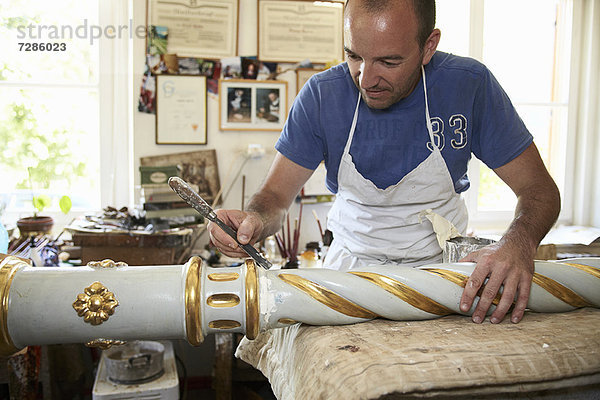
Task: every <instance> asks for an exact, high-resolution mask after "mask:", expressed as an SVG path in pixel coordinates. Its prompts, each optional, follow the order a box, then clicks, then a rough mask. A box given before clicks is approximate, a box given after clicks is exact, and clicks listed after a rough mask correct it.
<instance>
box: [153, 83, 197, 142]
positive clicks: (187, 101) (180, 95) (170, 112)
mask: <svg viewBox="0 0 600 400" xmlns="http://www.w3.org/2000/svg"><path fill="white" fill-rule="evenodd" d="M156 144H206V77H205V76H197V75H193V76H192V75H157V76H156Z"/></svg>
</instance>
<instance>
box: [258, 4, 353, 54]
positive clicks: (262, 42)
mask: <svg viewBox="0 0 600 400" xmlns="http://www.w3.org/2000/svg"><path fill="white" fill-rule="evenodd" d="M343 14H344V3H343V2H341V1H303V0H301V1H291V0H258V59H259V60H261V61H274V62H300V61H303V60H306V59H309V60H310V61H311V62H313V63H327V62H331V61H334V60H342V59H343V58H344V54H343V47H344V41H343V19H344V15H343Z"/></svg>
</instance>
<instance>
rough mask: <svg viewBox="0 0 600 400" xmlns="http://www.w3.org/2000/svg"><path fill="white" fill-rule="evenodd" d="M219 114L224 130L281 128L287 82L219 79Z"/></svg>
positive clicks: (272, 129)
mask: <svg viewBox="0 0 600 400" xmlns="http://www.w3.org/2000/svg"><path fill="white" fill-rule="evenodd" d="M219 115H220V121H221V130H224V131H227V130H229V131H281V129H283V125H284V123H285V118H286V116H287V82H286V81H255V80H249V79H221V80H220V81H219Z"/></svg>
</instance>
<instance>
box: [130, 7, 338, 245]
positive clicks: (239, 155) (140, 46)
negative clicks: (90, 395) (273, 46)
mask: <svg viewBox="0 0 600 400" xmlns="http://www.w3.org/2000/svg"><path fill="white" fill-rule="evenodd" d="M145 4H146V1H145V0H144V1H142V0H136V1H135V2H134V10H133V14H134V17H133V18H134V21H133V22H134V24H133V25H134V26H137V25H138V24H141V25H143V24H144V23H145V19H146V14H145V13H146V10H145ZM239 15H240V18H239V32H238V55H240V56H256V54H257V49H256V43H257V27H256V19H257V0H241V1H240V10H239ZM144 47H145V43H144V40H143V39H139V38H135V39H134V45H133V71H134V77H133V85H134V88H133V90H134V99H133V104H132V105H131V106H132V107H133V110H134V117H133V127H134V137H133V158H134V160H133V161H134V184H135V186H136V188H139V184H140V176H139V172H138V171H139V165H140V157H147V156H155V155H163V154H171V153H180V152H190V151H198V150H206V149H216V153H217V162H218V168H219V177H220V180H221V186H223V187H224V188H225V190H224V194H225V192H226V191H227V190H228V188H229V186H230V185H232V183H233V186H232V188H231V191H230V193H229V195H228V197H227V198H226V199H225V201H224V203H223V204H222V206H221V207H222V208H236V209H239V208H241V206H242V175H245V176H246V184H245V196H244V197H245V202H247V201H248V199H249V198H250V196H252V194H253V193H254V192H256V190H257V189H258V187H259V186H260V184H261V183H262V181H263V179H264V177H265V175H266V173H267V171H268V169H269V166H270V165H271V162H272V161H273V158H274V156H275V149H274V145H275V142H276V141H277V139H278V137H279V134H278V132H254V131H252V132H241V131H240V132H235V131H220V130H219V115H218V113H219V104H218V96H216V95H214V94H210V93H209V94H208V97H207V144H206V145H165V144H161V145H157V144H155V116H154V115H152V114H146V113H141V112H138V111H137V100H138V98H137V95H138V94H139V86H140V84H141V81H142V76H143V73H144V58H145V48H144ZM278 79H280V80H285V81H287V82H288V88H287V90H288V99H287V101H288V109H289V107H290V106H291V104H292V101H293V99H294V96H295V94H296V74H295V72H293V71H292V72H286V73H284V74H282V75H280V76H279V77H278ZM249 144H260V145H262V146H263V148H264V149H265V150H266V154H265V156H264V157H263V158H261V159H250V160H248V162H247V163H246V164H245V166H244V168H243V170H242V172H241V174H240V175H239V177H238V179H237V180H235V182H232V181H233V178H234V175H235V174H236V172H237V171H238V169H239V166H240V165H241V164H242V162H243V157H244V156H243V154H244V152H245V151H246V149H247V148H248V145H249ZM232 165H233V166H232ZM228 171H231V173H230V174H229V176H227V173H228ZM134 198H135V199H136V201H138V202H139V190H138V189H136V191H135V194H134ZM313 208H314V209H316V210H317V213H318V215H319V219H320V220H321V221H322V222H321V223H322V224H324V223H325V216H326V212H327V206H323V205H319V206H315V205H310V206H306V207H305V209H304V211H303V215H304V217H303V225H302V228H303V229H302V234H301V238H300V246H301V248H302V247H303V246H304V244H305V243H306V242H307V241H314V240H319V234H318V227H317V224H316V222H315V219H314V217H313V215H312V209H313ZM297 215H298V211H297V210H296V209H295V208H294V207H293V208H292V210H291V213H290V217H294V218H295V217H296V216H297ZM204 239H206V238H205V237H204ZM205 243H206V240H204V241H200V243H198V245H197V246H196V248H200V247H201V246H203V245H204V244H205Z"/></svg>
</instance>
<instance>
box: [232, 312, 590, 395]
mask: <svg viewBox="0 0 600 400" xmlns="http://www.w3.org/2000/svg"><path fill="white" fill-rule="evenodd" d="M236 356H237V357H239V358H241V359H242V360H244V361H246V362H247V363H249V364H251V365H252V366H254V367H255V368H257V369H259V370H260V371H262V373H263V374H264V375H265V376H266V377H267V378H268V379H269V381H270V383H271V387H272V389H273V392H274V393H275V395H276V396H277V398H278V399H280V400H292V399H344V400H352V399H396V398H397V399H415V398H444V399H448V398H453V399H458V398H460V399H464V398H476V399H482V398H483V399H494V398H502V399H506V398H510V399H518V398H527V399H531V398H536V399H538V398H539V399H546V398H552V399H557V398H569V399H573V398H577V399H598V398H600V310H599V309H592V308H584V309H579V310H575V311H572V312H567V313H556V314H540V313H533V312H527V313H526V314H525V316H524V318H523V320H522V321H521V322H520V323H518V324H512V323H511V322H510V321H509V319H508V318H505V320H504V321H503V322H502V323H500V324H496V325H494V324H491V323H489V321H488V320H486V321H484V322H483V323H482V324H474V323H473V322H471V320H470V317H466V316H460V315H451V316H446V317H443V318H439V319H434V320H428V321H388V320H383V319H376V320H373V321H370V322H366V323H361V324H354V325H345V326H308V325H300V324H296V325H292V326H290V327H287V328H282V329H273V330H271V331H266V332H262V333H260V334H259V336H258V337H257V338H256V339H255V340H254V341H249V340H247V339H246V338H244V339H243V340H242V342H241V343H240V345H239V347H238V349H237V351H236ZM557 396H558V397H557Z"/></svg>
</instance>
